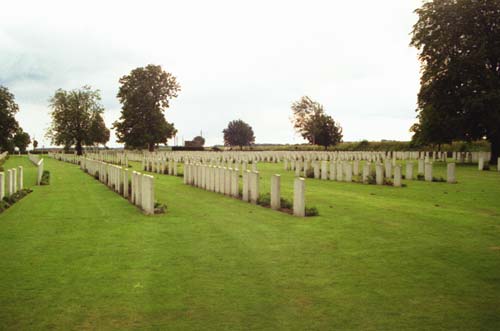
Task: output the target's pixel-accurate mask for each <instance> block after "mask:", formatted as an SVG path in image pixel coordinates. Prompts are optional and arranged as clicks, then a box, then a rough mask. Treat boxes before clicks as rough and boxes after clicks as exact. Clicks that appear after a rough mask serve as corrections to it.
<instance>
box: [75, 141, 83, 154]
mask: <svg viewBox="0 0 500 331" xmlns="http://www.w3.org/2000/svg"><path fill="white" fill-rule="evenodd" d="M75 149H76V154H77V155H82V142H81V141H77V142H76V146H75Z"/></svg>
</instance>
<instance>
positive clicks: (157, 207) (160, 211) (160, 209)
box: [155, 202, 167, 214]
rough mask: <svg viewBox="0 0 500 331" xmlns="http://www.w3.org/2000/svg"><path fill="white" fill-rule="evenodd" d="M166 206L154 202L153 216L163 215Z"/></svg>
mask: <svg viewBox="0 0 500 331" xmlns="http://www.w3.org/2000/svg"><path fill="white" fill-rule="evenodd" d="M166 211H167V205H166V204H164V203H160V202H155V214H165V212H166Z"/></svg>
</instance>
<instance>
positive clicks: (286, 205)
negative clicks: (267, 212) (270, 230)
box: [281, 198, 293, 210]
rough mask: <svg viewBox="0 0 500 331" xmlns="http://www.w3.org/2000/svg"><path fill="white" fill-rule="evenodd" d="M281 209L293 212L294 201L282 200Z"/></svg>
mask: <svg viewBox="0 0 500 331" xmlns="http://www.w3.org/2000/svg"><path fill="white" fill-rule="evenodd" d="M281 209H289V210H292V209H293V203H292V201H290V200H288V199H285V198H281Z"/></svg>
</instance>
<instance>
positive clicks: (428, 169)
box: [284, 159, 456, 187]
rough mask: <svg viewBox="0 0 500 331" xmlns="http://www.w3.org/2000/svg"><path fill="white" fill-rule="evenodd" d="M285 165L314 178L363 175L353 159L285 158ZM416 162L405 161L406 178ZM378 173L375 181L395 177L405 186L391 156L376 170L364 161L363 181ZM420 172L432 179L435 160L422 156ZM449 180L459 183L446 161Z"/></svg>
mask: <svg viewBox="0 0 500 331" xmlns="http://www.w3.org/2000/svg"><path fill="white" fill-rule="evenodd" d="M284 168H285V170H287V171H290V170H291V171H295V175H296V176H297V177H300V176H304V177H308V172H309V171H312V173H313V177H314V178H315V179H323V180H326V179H330V180H335V181H345V182H352V181H353V176H359V175H360V162H359V161H358V160H354V161H352V162H347V161H311V162H309V161H300V160H297V161H295V160H291V161H290V162H288V161H286V160H285V162H284ZM413 169H414V165H413V163H412V162H407V163H406V172H405V179H407V180H413V179H414V175H413ZM373 173H375V182H376V184H377V185H382V184H384V179H386V178H388V179H394V182H393V184H394V186H396V187H400V186H402V183H401V180H402V166H401V165H399V164H396V165H393V163H392V162H391V160H385V162H384V164H382V163H380V162H377V163H375V171H373V166H372V163H371V162H365V163H364V164H363V169H362V173H361V181H362V182H363V183H368V182H369V177H370V175H371V174H373ZM418 174H419V175H424V179H425V181H428V182H432V180H433V176H432V162H424V160H423V159H419V160H418ZM447 182H448V183H456V177H455V163H448V164H447Z"/></svg>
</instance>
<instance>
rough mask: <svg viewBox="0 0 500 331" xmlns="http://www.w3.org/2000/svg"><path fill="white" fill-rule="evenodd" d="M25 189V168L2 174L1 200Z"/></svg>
mask: <svg viewBox="0 0 500 331" xmlns="http://www.w3.org/2000/svg"><path fill="white" fill-rule="evenodd" d="M23 188H24V172H23V167H22V166H19V167H17V168H12V169H7V171H6V172H5V173H4V172H0V200H2V199H3V198H4V197H6V196H7V197H9V196H11V195H12V194H14V193H16V192H18V191H20V190H22V189H23Z"/></svg>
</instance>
